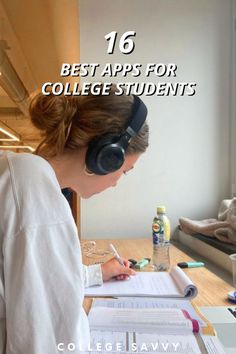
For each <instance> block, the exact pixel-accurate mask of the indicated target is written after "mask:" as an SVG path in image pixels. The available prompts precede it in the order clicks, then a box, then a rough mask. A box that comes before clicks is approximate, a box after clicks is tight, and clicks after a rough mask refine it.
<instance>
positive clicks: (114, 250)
mask: <svg viewBox="0 0 236 354" xmlns="http://www.w3.org/2000/svg"><path fill="white" fill-rule="evenodd" d="M110 250H111V251H112V253H113V254H114V257H115V259H116V260H117V261H118V262H119V263H120V265H122V266H123V267H125V264H124V262H123V261H122V259H121V258H120V256H119V253H118V252H117V250H116V249H115V247H114V246H113V245H112V244H111V243H110Z"/></svg>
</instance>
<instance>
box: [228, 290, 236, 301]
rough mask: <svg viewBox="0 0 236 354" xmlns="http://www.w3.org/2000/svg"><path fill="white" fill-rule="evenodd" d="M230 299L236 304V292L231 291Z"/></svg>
mask: <svg viewBox="0 0 236 354" xmlns="http://www.w3.org/2000/svg"><path fill="white" fill-rule="evenodd" d="M228 299H229V300H230V301H231V302H233V303H236V291H230V292H229V293H228Z"/></svg>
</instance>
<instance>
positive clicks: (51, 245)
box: [0, 87, 148, 354]
mask: <svg viewBox="0 0 236 354" xmlns="http://www.w3.org/2000/svg"><path fill="white" fill-rule="evenodd" d="M115 91H116V89H115V87H113V88H112V90H111V93H110V95H109V96H93V95H89V96H79V97H65V96H60V97H59V96H53V95H49V96H43V95H42V94H39V95H38V96H36V98H35V99H34V100H33V101H32V103H31V106H30V116H31V119H32V122H33V124H34V125H35V126H36V127H37V128H38V129H40V130H41V132H42V135H43V140H42V143H41V144H40V145H39V147H38V149H37V151H36V154H37V155H38V156H36V155H30V154H13V153H3V152H2V153H1V154H0V191H1V211H0V236H1V245H2V247H1V249H2V252H1V255H0V260H1V268H0V269H1V279H0V314H1V351H0V353H14V354H15V353H16V354H21V353H22V354H23V353H24V354H42V353H44V354H54V353H58V344H59V343H64V346H65V348H66V346H67V344H68V343H74V344H75V345H76V347H77V348H78V346H79V347H80V348H81V347H85V348H86V347H87V346H88V343H89V327H88V321H87V316H86V314H85V312H84V310H83V297H84V287H86V286H92V285H95V284H101V283H102V282H103V281H106V280H109V279H111V278H112V277H117V278H118V279H127V277H129V276H130V275H133V274H134V271H133V270H132V269H130V268H129V267H128V262H127V261H126V260H125V267H122V266H121V265H120V264H119V263H118V262H117V261H116V260H115V259H114V258H112V259H111V260H110V261H108V262H106V263H104V264H103V265H102V266H100V265H93V266H90V267H86V266H83V265H82V261H81V251H80V244H79V241H78V236H77V230H76V226H75V223H74V220H73V217H72V214H71V211H70V208H69V206H68V203H67V201H66V199H65V198H64V196H63V195H62V193H61V189H62V188H65V187H70V188H71V189H73V190H74V191H76V192H77V193H78V194H79V195H80V196H81V197H83V198H89V197H91V196H92V195H93V194H95V193H99V192H101V191H103V190H105V189H107V188H109V187H111V186H115V185H116V183H117V181H118V179H119V178H120V177H121V176H122V174H123V173H126V172H127V171H129V170H130V169H131V168H133V166H134V164H135V163H136V161H137V159H138V158H139V157H140V155H141V154H142V153H143V152H144V151H145V150H146V148H147V146H148V126H147V123H146V122H145V118H146V108H145V105H144V104H143V103H142V101H141V100H139V99H137V98H135V97H133V96H117V95H115ZM126 128H127V129H126ZM107 134H108V135H107ZM111 134H112V136H111ZM101 141H102V143H101ZM104 141H105V147H104V146H103V145H104ZM107 143H108V144H107Z"/></svg>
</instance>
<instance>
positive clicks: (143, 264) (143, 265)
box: [134, 258, 151, 269]
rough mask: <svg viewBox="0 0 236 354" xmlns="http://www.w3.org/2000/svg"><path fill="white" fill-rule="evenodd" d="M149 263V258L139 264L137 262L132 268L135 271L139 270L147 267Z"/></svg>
mask: <svg viewBox="0 0 236 354" xmlns="http://www.w3.org/2000/svg"><path fill="white" fill-rule="evenodd" d="M150 261H151V258H143V259H141V260H140V261H139V262H137V263H136V264H135V266H134V268H135V269H141V268H143V267H145V266H146V265H148V264H149V263H150Z"/></svg>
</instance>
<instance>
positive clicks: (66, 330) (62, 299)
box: [4, 222, 95, 354]
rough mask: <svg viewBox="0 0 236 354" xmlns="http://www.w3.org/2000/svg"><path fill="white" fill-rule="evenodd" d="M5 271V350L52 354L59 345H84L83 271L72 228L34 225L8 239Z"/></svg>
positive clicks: (59, 225)
mask: <svg viewBox="0 0 236 354" xmlns="http://www.w3.org/2000/svg"><path fill="white" fill-rule="evenodd" d="M4 269H5V274H4V276H5V299H6V317H7V345H8V348H7V349H8V350H7V352H11V353H18V354H23V353H24V354H42V353H44V354H56V353H58V345H59V343H64V346H66V345H67V344H68V343H71V342H72V343H75V345H76V346H77V347H78V346H83V345H85V346H86V345H87V344H88V342H89V327H88V321H87V316H86V314H85V312H84V309H83V306H82V305H83V298H84V279H83V267H82V263H81V253H80V248H79V244H78V239H77V235H76V230H75V228H74V226H73V225H72V224H70V223H64V222H63V223H58V224H51V225H41V226H40V225H37V226H36V227H29V228H28V229H26V230H21V231H19V232H18V234H17V235H14V236H12V237H8V238H7V239H6V240H5V242H4ZM94 271H95V269H94ZM88 274H90V272H88ZM89 277H90V275H88V283H89V282H90V281H89Z"/></svg>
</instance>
